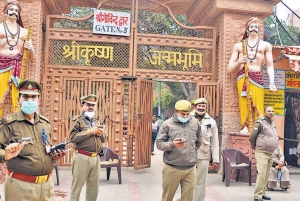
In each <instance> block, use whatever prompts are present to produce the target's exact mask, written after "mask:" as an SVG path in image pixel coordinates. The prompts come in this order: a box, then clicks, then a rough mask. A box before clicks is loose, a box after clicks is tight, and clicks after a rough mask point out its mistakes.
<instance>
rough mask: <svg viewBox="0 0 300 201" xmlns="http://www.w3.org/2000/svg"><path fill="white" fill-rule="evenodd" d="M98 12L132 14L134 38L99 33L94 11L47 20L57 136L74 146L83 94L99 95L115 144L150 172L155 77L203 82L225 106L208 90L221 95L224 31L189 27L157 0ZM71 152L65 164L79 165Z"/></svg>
mask: <svg viewBox="0 0 300 201" xmlns="http://www.w3.org/2000/svg"><path fill="white" fill-rule="evenodd" d="M97 8H98V9H103V10H112V11H123V12H129V13H131V29H130V33H131V34H130V36H128V37H121V36H111V35H96V34H93V33H92V23H93V14H92V13H91V14H89V15H87V16H86V17H84V18H71V17H68V16H61V15H49V16H47V19H46V24H47V31H46V46H45V73H44V77H43V86H44V88H45V89H46V90H45V93H44V94H43V114H44V115H46V116H47V117H49V118H50V120H51V121H52V122H53V123H52V131H53V132H52V133H53V134H52V135H53V137H54V138H56V139H57V141H58V142H60V141H67V140H68V139H69V133H68V129H69V126H70V123H71V119H72V117H74V116H75V115H78V113H79V109H80V108H79V102H78V101H79V98H80V96H82V95H85V94H87V93H95V94H96V95H97V96H98V100H99V102H98V117H99V119H101V120H103V119H104V118H105V116H109V119H108V120H107V122H106V123H107V124H106V125H107V126H106V134H107V135H108V140H107V145H108V146H110V147H111V148H112V149H113V150H114V151H115V152H117V153H118V154H119V155H120V156H121V159H122V165H123V166H134V167H135V169H139V168H146V167H150V163H151V157H150V156H151V155H150V141H151V140H150V132H151V126H150V125H151V124H150V122H151V113H152V96H153V95H152V93H153V86H152V84H153V80H156V81H171V82H191V83H199V84H198V85H199V86H201V87H199V88H198V90H197V91H198V95H205V96H206V98H208V99H209V100H211V102H212V105H213V107H216V108H218V107H219V105H218V104H217V103H218V102H219V97H218V94H219V93H218V91H213V92H212V93H210V92H209V90H206V89H210V88H211V89H214V90H218V88H217V87H214V86H218V83H216V31H215V28H213V27H205V26H192V25H188V23H187V20H186V16H184V15H174V14H173V13H172V9H171V8H169V7H168V6H166V5H165V4H163V3H160V2H157V1H154V0H147V1H146V0H132V1H127V0H110V1H108V0H104V1H101V2H100V3H99V5H98V7H97ZM97 51H99V52H100V53H101V55H100V56H99V55H98V56H95V54H96V53H97ZM99 52H98V53H99ZM151 80H152V81H151ZM201 83H204V84H201ZM216 111H217V110H216ZM216 115H217V114H216ZM147 122H149V123H147ZM148 133H149V134H148ZM71 154H72V151H70V152H69V154H68V156H67V157H65V158H64V160H63V161H61V165H69V164H70V163H71Z"/></svg>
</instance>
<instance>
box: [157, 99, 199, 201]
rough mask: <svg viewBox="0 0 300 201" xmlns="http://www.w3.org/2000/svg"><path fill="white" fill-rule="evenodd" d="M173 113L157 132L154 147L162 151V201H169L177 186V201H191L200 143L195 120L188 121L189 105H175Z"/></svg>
mask: <svg viewBox="0 0 300 201" xmlns="http://www.w3.org/2000/svg"><path fill="white" fill-rule="evenodd" d="M175 110H176V111H175V113H174V114H173V116H172V117H171V118H169V119H168V120H166V121H164V122H163V124H162V126H161V128H160V129H159V133H158V137H157V140H156V146H157V148H158V149H159V150H161V151H164V156H163V161H164V163H165V165H164V168H163V173H162V180H163V194H162V199H161V200H162V201H172V200H173V197H174V195H175V192H176V190H177V188H178V185H179V184H180V185H181V201H192V200H194V193H195V184H196V166H195V165H196V163H197V161H198V159H197V149H198V148H199V147H200V143H201V128H200V124H199V122H198V120H196V119H195V118H194V117H191V116H190V115H189V114H190V110H191V103H190V102H189V101H187V100H180V101H177V102H176V104H175Z"/></svg>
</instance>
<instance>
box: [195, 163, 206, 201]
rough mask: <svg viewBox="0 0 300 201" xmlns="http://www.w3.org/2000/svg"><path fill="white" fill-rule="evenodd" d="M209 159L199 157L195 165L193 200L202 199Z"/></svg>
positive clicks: (200, 200) (201, 200)
mask: <svg viewBox="0 0 300 201" xmlns="http://www.w3.org/2000/svg"><path fill="white" fill-rule="evenodd" d="M208 166H209V160H208V159H207V160H205V159H199V160H198V162H197V165H196V167H197V168H196V172H197V181H196V188H195V199H194V200H195V201H204V198H205V191H206V185H207V174H208Z"/></svg>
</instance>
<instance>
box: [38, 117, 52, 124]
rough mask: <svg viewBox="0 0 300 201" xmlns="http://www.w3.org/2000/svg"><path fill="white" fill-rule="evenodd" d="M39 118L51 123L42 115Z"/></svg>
mask: <svg viewBox="0 0 300 201" xmlns="http://www.w3.org/2000/svg"><path fill="white" fill-rule="evenodd" d="M39 116H40V118H41V119H43V120H45V121H47V122H48V123H50V121H49V119H48V118H46V117H44V116H42V115H39Z"/></svg>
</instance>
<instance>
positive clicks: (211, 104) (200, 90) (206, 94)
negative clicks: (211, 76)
mask: <svg viewBox="0 0 300 201" xmlns="http://www.w3.org/2000/svg"><path fill="white" fill-rule="evenodd" d="M197 97H199V98H200V97H201V98H206V99H207V101H208V113H209V114H210V116H211V117H213V118H218V117H219V114H220V84H219V83H218V82H210V83H208V82H198V83H197Z"/></svg>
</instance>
